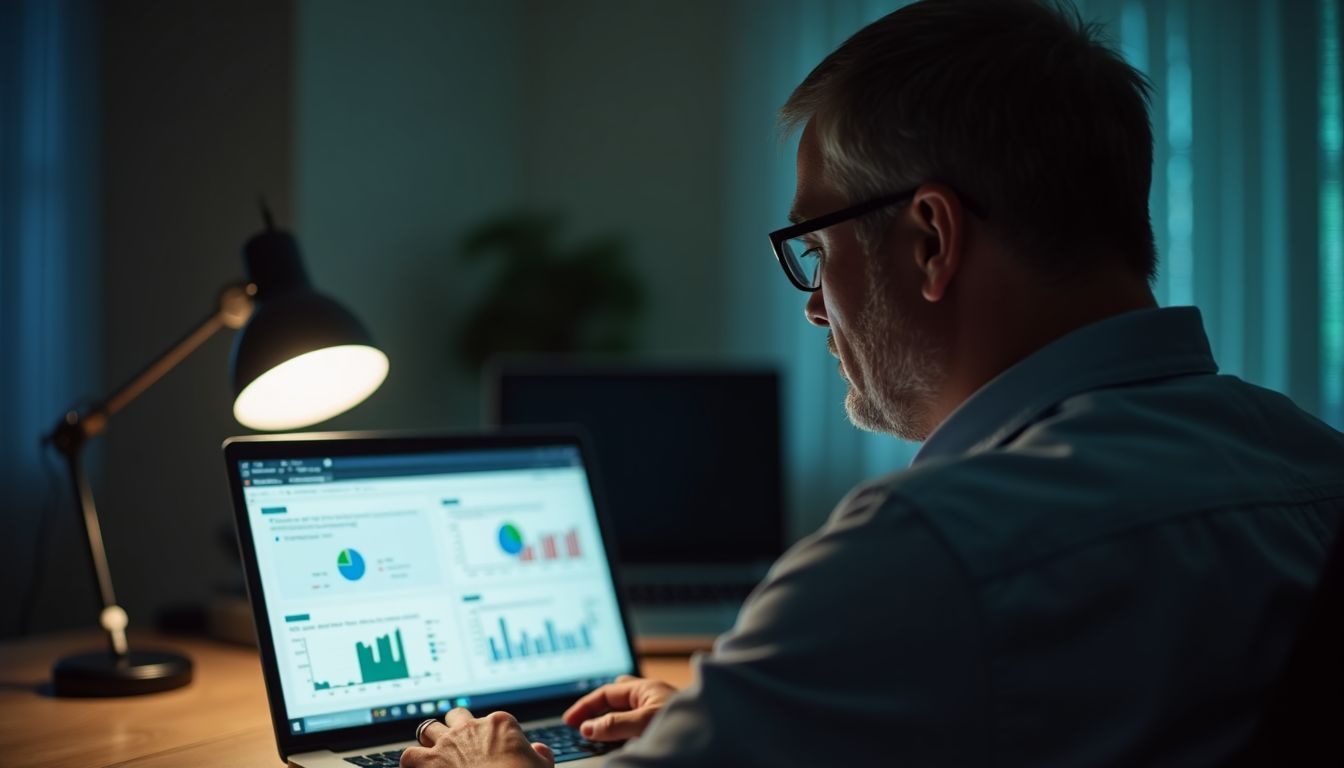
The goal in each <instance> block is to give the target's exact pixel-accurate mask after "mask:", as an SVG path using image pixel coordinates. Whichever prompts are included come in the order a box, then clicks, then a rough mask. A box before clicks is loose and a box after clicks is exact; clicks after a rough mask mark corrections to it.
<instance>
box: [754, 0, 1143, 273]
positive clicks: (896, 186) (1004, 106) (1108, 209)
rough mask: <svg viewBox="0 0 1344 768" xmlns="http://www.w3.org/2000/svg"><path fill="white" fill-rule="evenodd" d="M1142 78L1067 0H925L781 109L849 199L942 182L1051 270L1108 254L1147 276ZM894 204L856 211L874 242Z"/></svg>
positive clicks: (867, 240)
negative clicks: (808, 134) (806, 135)
mask: <svg viewBox="0 0 1344 768" xmlns="http://www.w3.org/2000/svg"><path fill="white" fill-rule="evenodd" d="M1150 94H1151V85H1150V84H1149V82H1148V80H1147V78H1146V77H1145V76H1144V75H1143V74H1142V73H1140V72H1138V71H1137V70H1135V69H1134V68H1133V67H1131V66H1129V65H1128V64H1127V63H1125V61H1124V60H1123V59H1122V58H1121V57H1120V56H1119V54H1117V53H1116V52H1115V51H1114V50H1112V49H1111V48H1110V47H1109V46H1108V43H1107V42H1106V40H1105V38H1104V37H1103V35H1102V30H1101V29H1100V27H1098V26H1096V25H1089V24H1085V23H1084V22H1083V21H1082V19H1081V18H1080V17H1079V16H1078V13H1077V11H1076V10H1075V9H1074V8H1073V7H1072V6H1071V5H1068V4H1067V0H923V2H918V3H915V4H913V5H909V6H907V7H905V8H902V9H900V10H898V11H896V12H894V13H891V14H889V15H887V16H885V17H883V18H882V19H879V20H878V21H876V22H874V23H872V24H870V25H868V26H867V27H865V28H863V29H862V30H860V31H859V32H858V33H856V34H855V35H854V36H853V37H851V38H850V39H849V40H847V41H846V42H845V43H844V44H843V45H841V46H840V47H839V48H838V49H836V50H835V51H834V52H833V53H831V54H830V55H829V56H827V57H826V59H825V60H823V61H822V62H821V64H819V65H818V66H817V67H816V69H814V70H813V71H812V73H811V74H809V75H808V76H807V78H806V79H804V80H803V82H802V83H801V84H800V85H799V86H798V87H797V88H796V89H795V90H794V92H793V94H792V95H791V96H790V97H789V100H788V101H787V102H786V103H785V104H784V106H783V108H782V109H781V110H780V116H779V120H780V125H781V127H782V128H783V129H784V130H785V131H790V132H791V131H794V130H797V129H798V128H799V127H800V126H803V125H805V124H808V123H810V124H811V126H812V130H813V131H814V132H815V134H816V136H817V139H818V140H819V143H820V146H821V152H822V157H823V158H824V163H825V170H826V175H827V178H828V179H829V180H830V181H831V182H832V183H833V184H835V185H836V186H837V187H838V188H839V189H840V191H841V192H843V193H844V194H846V195H848V196H849V197H850V200H851V202H858V201H860V200H864V199H868V198H872V197H876V196H878V195H883V194H889V193H893V192H899V191H902V190H904V189H908V188H911V187H915V186H917V185H919V184H922V183H927V182H933V181H937V182H942V183H945V184H948V185H949V186H951V187H953V188H954V189H956V190H957V192H958V193H959V194H961V195H962V196H963V197H964V199H965V200H967V201H974V202H975V203H977V204H978V205H979V206H980V207H983V208H984V209H986V210H987V211H988V219H987V223H988V225H989V226H991V227H992V228H993V230H994V231H995V232H996V233H997V234H999V235H1000V236H1002V237H1003V238H1004V239H1005V241H1006V242H1008V243H1010V244H1011V245H1012V246H1014V247H1015V249H1016V250H1017V251H1019V252H1021V253H1023V254H1026V255H1027V256H1029V257H1031V258H1033V260H1035V261H1036V262H1038V263H1041V264H1043V265H1044V266H1047V267H1049V268H1051V269H1052V270H1054V271H1068V270H1074V269H1079V268H1084V269H1085V268H1086V267H1087V266H1088V265H1090V264H1091V263H1094V262H1093V261H1091V260H1088V259H1087V258H1085V254H1083V253H1080V252H1079V249H1086V248H1091V249H1095V250H1098V251H1103V252H1106V253H1113V254H1116V255H1119V256H1121V257H1122V258H1124V260H1125V263H1126V264H1128V265H1130V266H1131V267H1133V268H1134V269H1135V270H1136V271H1138V272H1140V273H1142V274H1143V275H1144V276H1145V277H1147V278H1149V279H1151V278H1152V276H1153V274H1154V273H1155V271H1156V251H1155V248H1154V245H1153V232H1152V225H1151V223H1150V221H1149V217H1148V187H1149V184H1150V182H1151V174H1152V151H1153V148H1152V141H1153V140H1152V128H1151V127H1150V125H1149V122H1148V103H1149V99H1150ZM890 216H891V213H890V212H889V211H888V212H886V213H885V215H883V214H877V215H870V216H867V217H864V220H862V221H860V222H859V235H860V238H861V240H862V242H863V243H864V245H865V246H866V247H868V248H869V249H870V250H871V249H872V248H873V247H875V246H876V245H877V243H878V240H879V239H880V237H881V232H882V231H883V229H884V228H885V225H886V223H887V222H888V221H889V220H890Z"/></svg>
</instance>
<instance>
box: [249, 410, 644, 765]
mask: <svg viewBox="0 0 1344 768" xmlns="http://www.w3.org/2000/svg"><path fill="white" fill-rule="evenodd" d="M586 442H587V441H586V440H585V439H584V438H583V436H582V434H581V433H580V432H578V431H573V432H570V431H562V430H559V429H550V428H548V429H547V430H545V431H537V430H500V431H498V432H494V433H490V434H480V433H458V434H432V435H430V434H422V433H416V434H404V433H388V432H322V433H308V434H285V435H254V436H248V437H235V438H230V439H228V440H226V441H225V442H224V458H225V463H226V465H227V470H228V478H229V490H230V493H231V494H232V497H233V509H234V519H235V521H236V525H235V529H236V531H237V534H238V546H239V549H240V552H241V556H242V562H243V571H244V576H245V580H246V584H247V591H248V597H249V602H250V603H251V606H252V617H253V622H254V625H255V629H256V633H257V645H258V648H259V649H261V650H263V652H262V653H261V662H262V664H261V666H262V675H263V677H264V678H265V683H266V697H267V699H268V701H269V704H270V709H271V724H272V727H273V728H274V730H275V741H276V746H277V748H278V749H279V751H280V758H281V759H282V760H288V759H289V756H290V755H293V754H298V753H301V752H312V751H316V750H323V749H330V750H333V751H336V752H340V751H345V750H350V749H358V748H361V747H365V746H374V745H377V744H387V743H393V742H398V741H406V740H407V739H409V738H411V737H412V736H413V731H414V727H415V722H418V721H415V720H392V721H387V722H380V723H370V724H367V725H360V726H356V727H352V728H339V729H333V730H329V731H317V732H314V733H293V732H292V731H291V730H290V719H291V718H290V717H289V715H288V710H287V708H286V706H285V697H284V690H283V688H282V687H281V684H280V669H279V658H278V654H277V653H275V651H274V649H275V644H274V638H273V636H272V634H271V626H270V617H269V615H268V613H267V608H266V593H265V589H264V587H263V586H262V584H261V573H260V569H259V567H258V561H257V555H256V548H255V542H254V539H253V535H252V525H251V520H250V518H249V517H248V514H247V503H246V500H245V498H244V494H243V483H242V477H241V475H240V473H239V462H242V461H264V460H267V459H291V458H310V457H332V458H336V457H342V456H370V455H383V456H386V455H394V454H414V453H443V452H462V451H473V450H491V449H507V448H534V447H535V448H547V447H555V446H572V447H575V448H577V449H578V451H579V455H580V457H581V458H582V461H583V468H584V471H585V473H586V475H587V478H588V486H589V491H590V494H591V496H592V501H593V508H594V511H595V512H596V517H597V525H598V530H599V531H600V532H601V534H602V543H603V550H604V552H605V554H606V558H607V574H608V577H609V578H610V579H611V583H612V588H613V589H614V590H615V594H616V605H617V608H618V610H619V611H620V617H621V627H622V630H623V633H624V636H625V642H626V648H627V650H628V652H629V655H630V660H631V662H630V669H629V670H627V671H626V672H625V674H631V675H638V674H639V658H638V656H637V655H636V654H635V644H634V637H633V635H632V633H631V628H630V621H629V614H628V613H627V611H626V605H625V597H624V595H623V594H622V590H621V587H620V581H619V580H618V579H617V574H616V568H617V565H616V564H617V562H618V561H617V559H616V557H617V553H616V540H615V539H616V537H615V535H614V534H613V532H612V528H611V525H610V522H609V520H608V518H607V513H606V507H605V501H604V499H603V498H602V486H601V482H600V474H599V469H598V467H596V466H595V465H594V463H593V452H592V451H591V450H590V449H589V447H588V446H587V444H586ZM265 649H271V652H269V653H267V652H264V650H265ZM574 698H575V697H574V696H573V695H566V696H561V697H553V698H546V699H538V700H531V701H526V702H519V703H515V704H503V705H501V706H498V707H490V708H482V709H481V710H480V711H476V710H475V709H473V710H472V713H473V714H475V715H476V716H477V717H480V716H483V715H485V714H487V713H489V712H492V711H495V710H496V709H507V710H508V711H509V712H510V713H511V714H513V715H514V716H515V717H517V718H518V720H519V721H527V720H531V719H537V718H540V717H553V716H555V715H556V714H557V713H558V712H560V711H562V710H563V709H564V708H565V707H567V706H568V705H569V704H571V703H573V700H574Z"/></svg>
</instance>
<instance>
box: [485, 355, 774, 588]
mask: <svg viewBox="0 0 1344 768" xmlns="http://www.w3.org/2000/svg"><path fill="white" fill-rule="evenodd" d="M495 386H496V388H497V389H496V392H495V393H494V395H495V397H496V401H495V414H494V415H495V416H496V418H497V419H498V423H499V424H500V425H502V426H511V425H523V424H558V423H577V424H582V425H583V426H584V427H585V428H586V429H587V430H588V432H589V434H590V436H591V438H592V442H593V447H594V449H595V450H596V453H597V458H598V465H599V467H600V468H601V470H602V482H603V486H604V487H605V489H606V491H607V499H608V500H609V504H608V511H609V513H610V517H611V520H612V522H613V527H614V529H615V534H616V541H617V544H618V551H619V552H620V556H621V559H622V560H623V561H624V562H626V563H678V562H703V563H741V562H749V561H762V560H773V559H774V558H775V557H777V556H778V555H779V553H780V551H781V550H782V548H783V542H784V525H783V520H784V515H783V509H782V503H781V491H780V484H781V477H780V475H781V472H780V462H781V456H780V453H781V447H780V416H779V378H778V376H777V375H776V374H775V373H773V372H770V371H741V370H728V371H708V370H696V371H687V370H683V371H674V370H665V369H653V370H634V369H627V370H612V369H604V370H584V369H572V368H571V369H565V368H559V367H557V368H553V369H551V370H544V369H539V368H528V367H521V366H520V367H516V368H508V367H506V368H504V369H502V370H501V371H500V372H499V374H498V380H497V382H496V383H495Z"/></svg>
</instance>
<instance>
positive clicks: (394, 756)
mask: <svg viewBox="0 0 1344 768" xmlns="http://www.w3.org/2000/svg"><path fill="white" fill-rule="evenodd" d="M527 739H528V741H540V742H541V743H542V744H545V745H546V746H548V747H550V748H551V751H552V752H554V753H555V762H557V763H566V762H569V761H571V760H582V759H583V758H585V757H592V756H594V755H602V754H606V753H607V752H610V751H611V750H613V749H615V748H617V747H619V746H620V744H619V743H609V742H602V741H589V740H587V739H585V738H583V737H582V736H580V735H579V732H578V731H576V730H574V729H573V728H570V727H569V726H567V725H552V726H549V727H546V728H534V729H532V730H530V731H527ZM345 762H347V763H354V764H355V765H363V766H368V768H381V767H382V766H396V765H400V764H401V750H400V749H393V750H390V751H388V752H374V753H373V754H369V755H357V756H355V757H347V758H345Z"/></svg>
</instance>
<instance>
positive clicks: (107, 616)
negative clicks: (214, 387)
mask: <svg viewBox="0 0 1344 768" xmlns="http://www.w3.org/2000/svg"><path fill="white" fill-rule="evenodd" d="M255 294H256V286H255V285H252V284H239V285H231V286H228V287H226V288H225V289H224V291H223V292H221V294H220V297H219V306H218V308H217V309H216V310H215V311H214V312H212V313H211V314H210V315H209V316H208V317H206V318H205V320H203V321H202V322H201V323H200V324H198V325H197V326H196V328H194V329H193V330H192V331H190V332H189V333H187V334H186V335H185V336H183V337H182V338H181V339H179V340H178V341H177V342H176V343H175V344H173V345H172V346H171V347H169V348H168V350H167V351H166V352H164V353H163V354H162V355H160V356H159V357H158V358H157V359H155V360H154V362H152V363H150V364H149V365H148V366H146V367H145V368H144V369H142V370H141V371H140V372H139V373H137V374H136V375H135V376H133V377H132V378H131V380H130V381H128V382H126V383H125V384H123V385H122V386H121V387H120V388H118V389H117V390H116V391H115V392H113V393H112V394H111V395H110V396H108V397H107V398H106V399H104V400H102V401H100V402H98V403H97V404H96V405H94V406H93V407H92V408H90V409H89V410H88V412H86V413H83V414H81V413H80V412H79V411H70V412H69V413H67V414H66V415H65V417H64V418H63V419H62V420H61V422H60V423H59V424H57V425H56V428H55V429H54V430H52V433H51V434H50V435H49V436H48V438H47V439H48V441H49V442H51V444H52V445H54V446H55V447H56V450H58V451H60V453H61V455H62V456H64V457H65V461H66V466H67V467H68V468H69V470H70V481H71V483H72V485H73V489H74V492H75V499H76V501H77V502H78V504H79V509H80V513H81V514H80V519H81V520H82V522H83V524H84V534H85V536H86V538H87V539H88V542H89V559H90V560H91V561H92V564H93V574H94V579H95V581H96V582H97V587H98V594H99V597H100V598H101V600H102V603H103V609H102V613H101V614H100V615H99V624H100V625H101V626H102V628H103V631H105V632H106V633H107V639H108V646H109V647H108V650H107V651H106V652H92V653H84V654H79V655H76V656H67V657H66V658H63V659H61V660H60V661H58V662H56V665H55V666H54V667H53V668H52V689H53V692H54V693H55V694H56V695H57V696H131V695H136V694H142V693H154V692H156V691H167V690H171V689H173V688H179V687H181V686H184V685H186V684H187V683H190V682H191V675H192V665H191V659H188V658H187V657H185V656H181V655H178V654H173V653H164V652H159V651H132V650H130V646H129V643H128V642H127V640H126V625H127V623H128V617H127V615H126V611H125V610H124V609H123V608H122V607H121V606H120V605H118V604H117V597H116V593H115V592H114V591H113V589H112V573H111V570H110V569H109V568H108V565H107V550H106V548H105V547H104V546H103V532H102V526H101V525H99V522H98V510H97V508H96V507H95V505H94V502H93V489H92V487H91V486H90V485H89V480H88V476H87V474H86V473H85V470H84V461H83V456H84V446H85V445H86V444H87V443H88V441H89V440H90V439H91V438H93V437H95V436H97V435H99V434H100V433H102V432H103V431H104V430H105V429H106V428H107V422H108V419H110V418H111V417H112V416H113V415H115V414H116V413H117V412H118V411H120V410H121V409H122V408H124V407H126V405H128V404H129V403H130V402H131V401H133V400H134V399H135V398H137V397H139V396H140V395H141V394H142V393H143V392H144V391H145V390H146V389H149V387H150V386H152V385H153V384H154V382H156V381H158V380H159V379H161V378H162V377H163V376H164V374H166V373H168V371H170V370H172V369H173V368H175V367H176V366H177V365H178V364H179V363H181V362H182V361H183V360H185V359H186V358H187V356H189V355H190V354H191V353H192V352H193V351H195V350H196V348H197V347H199V346H200V345H201V344H203V343H205V341H206V340H207V339H209V338H210V337H211V336H213V335H214V334H215V333H216V332H217V331H219V330H220V329H221V328H235V329H236V328H241V327H242V326H243V325H244V324H246V322H247V319H248V318H249V317H250V316H251V314H252V309H253V299H252V297H253V296H254V295H255Z"/></svg>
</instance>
